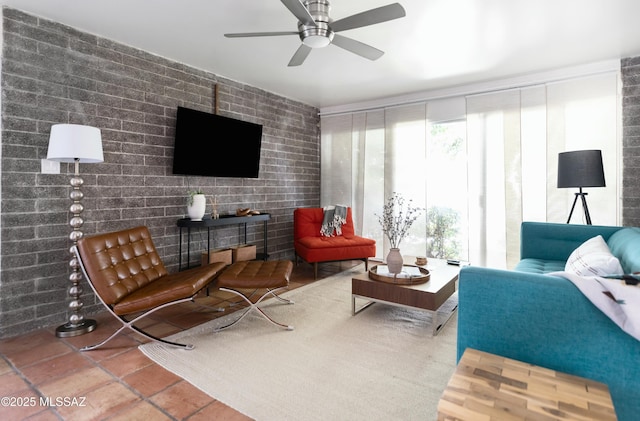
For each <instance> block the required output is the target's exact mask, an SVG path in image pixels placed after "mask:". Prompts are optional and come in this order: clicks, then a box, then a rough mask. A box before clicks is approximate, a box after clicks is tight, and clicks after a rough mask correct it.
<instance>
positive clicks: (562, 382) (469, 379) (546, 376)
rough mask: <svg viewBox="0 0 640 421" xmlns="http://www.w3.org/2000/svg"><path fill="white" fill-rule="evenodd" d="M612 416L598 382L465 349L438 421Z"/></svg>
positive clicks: (605, 389)
mask: <svg viewBox="0 0 640 421" xmlns="http://www.w3.org/2000/svg"><path fill="white" fill-rule="evenodd" d="M445 420H447V421H451V420H468V421H483V420H484V421H494V420H495V421H497V420H500V421H508V420H514V421H515V420H527V421H528V420H532V421H534V420H541V421H542V420H545V421H550V420H598V421H605V420H616V415H615V411H614V409H613V403H612V401H611V396H610V395H609V388H608V387H607V386H606V385H605V384H602V383H598V382H595V381H592V380H588V379H583V378H581V377H577V376H572V375H569V374H564V373H560V372H558V371H554V370H550V369H547V368H542V367H538V366H535V365H532V364H527V363H523V362H520V361H516V360H512V359H509V358H504V357H500V356H497V355H493V354H488V353H486V352H481V351H477V350H475V349H470V348H467V350H466V351H465V352H464V354H463V356H462V358H461V359H460V362H459V363H458V367H457V369H456V371H455V373H454V374H453V376H452V377H451V379H450V380H449V384H448V385H447V388H446V389H445V390H444V392H443V394H442V397H441V398H440V402H439V403H438V421H445Z"/></svg>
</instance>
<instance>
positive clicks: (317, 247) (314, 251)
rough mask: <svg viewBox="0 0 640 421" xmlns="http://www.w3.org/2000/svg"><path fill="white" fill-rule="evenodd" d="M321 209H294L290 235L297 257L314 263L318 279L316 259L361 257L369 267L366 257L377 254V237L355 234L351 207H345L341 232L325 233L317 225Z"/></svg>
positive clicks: (318, 260)
mask: <svg viewBox="0 0 640 421" xmlns="http://www.w3.org/2000/svg"><path fill="white" fill-rule="evenodd" d="M323 218H324V212H323V210H322V208H298V209H296V210H294V212H293V239H294V248H295V253H296V264H298V257H300V258H302V260H304V261H305V262H307V263H313V270H314V276H315V278H316V279H318V263H319V262H338V261H345V260H362V261H364V265H365V269H366V270H368V258H369V257H375V255H376V241H375V240H372V239H370V238H365V237H359V236H357V235H355V230H354V227H353V217H352V215H351V208H347V218H346V219H347V221H346V223H344V224H343V225H342V235H338V236H335V237H324V236H322V235H320V227H321V226H322V220H323Z"/></svg>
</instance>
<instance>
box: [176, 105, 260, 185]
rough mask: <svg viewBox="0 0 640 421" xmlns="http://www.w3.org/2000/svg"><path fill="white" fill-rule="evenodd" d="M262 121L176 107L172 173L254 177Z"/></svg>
mask: <svg viewBox="0 0 640 421" xmlns="http://www.w3.org/2000/svg"><path fill="white" fill-rule="evenodd" d="M261 145H262V125H260V124H255V123H249V122H247V121H242V120H237V119H234V118H229V117H224V116H221V115H217V114H211V113H207V112H203V111H197V110H192V109H190V108H184V107H178V112H177V118H176V135H175V144H174V150H173V173H174V174H181V175H203V176H209V177H241V178H258V170H259V168H260V147H261Z"/></svg>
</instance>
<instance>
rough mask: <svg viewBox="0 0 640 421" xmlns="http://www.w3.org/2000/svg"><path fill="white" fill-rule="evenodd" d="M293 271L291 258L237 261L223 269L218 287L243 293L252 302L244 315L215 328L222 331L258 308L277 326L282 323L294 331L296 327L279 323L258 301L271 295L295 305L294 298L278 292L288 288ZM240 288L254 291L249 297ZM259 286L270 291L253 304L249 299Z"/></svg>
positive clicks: (218, 280) (282, 325)
mask: <svg viewBox="0 0 640 421" xmlns="http://www.w3.org/2000/svg"><path fill="white" fill-rule="evenodd" d="M292 270H293V263H291V261H289V260H274V261H259V260H251V261H245V262H236V263H234V264H232V265H231V266H229V267H228V268H226V269H225V270H224V272H222V273H221V274H220V275H219V276H218V279H217V281H216V286H217V287H218V288H219V289H220V290H221V291H227V292H231V293H233V294H236V295H238V296H240V297H241V298H242V299H243V300H245V301H246V302H247V303H248V304H249V308H248V309H247V310H246V311H245V312H244V313H242V315H241V316H240V317H239V318H238V319H236V320H235V321H233V322H231V323H230V324H228V325H226V326H223V327H220V328H218V329H216V331H220V330H223V329H226V328H228V327H231V326H233V325H234V324H236V323H238V322H239V321H240V320H242V319H243V318H244V316H246V315H247V314H249V312H251V311H252V310H257V311H258V312H260V314H262V315H263V316H264V317H265V318H266V319H267V320H268V321H270V322H271V323H273V324H274V325H276V326H280V327H282V328H284V329H287V330H293V326H289V325H285V324H282V323H278V322H276V321H275V320H273V319H272V318H271V317H269V316H268V315H267V314H266V313H265V312H264V311H262V309H261V308H260V307H258V304H260V302H261V301H262V300H263V299H264V298H266V297H268V296H270V295H271V296H273V297H275V298H277V299H278V300H280V301H282V302H284V303H287V304H293V301H291V300H286V299H284V298H282V297H280V296H279V295H278V294H277V292H278V291H280V290H283V289H286V288H288V287H289V277H290V276H291V271H292ZM238 289H249V290H254V291H253V292H252V293H251V294H250V295H249V296H247V295H246V294H244V293H242V292H240V291H238ZM259 289H266V290H267V291H266V292H265V293H264V294H263V295H262V296H261V297H260V298H259V299H258V300H257V301H256V302H255V303H254V302H253V301H251V299H250V298H251V296H253V294H255V293H256V291H257V290H259Z"/></svg>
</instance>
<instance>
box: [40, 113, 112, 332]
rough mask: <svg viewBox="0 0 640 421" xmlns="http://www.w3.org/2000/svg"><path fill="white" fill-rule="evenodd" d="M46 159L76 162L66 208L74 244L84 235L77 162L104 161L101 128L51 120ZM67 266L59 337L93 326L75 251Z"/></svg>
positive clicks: (94, 325)
mask: <svg viewBox="0 0 640 421" xmlns="http://www.w3.org/2000/svg"><path fill="white" fill-rule="evenodd" d="M47 159H49V160H51V161H58V162H68V163H73V164H74V165H75V172H74V175H73V177H71V180H70V183H71V187H72V189H71V192H70V193H69V197H70V198H71V201H72V204H71V206H70V207H69V212H71V219H70V220H69V225H70V226H71V227H72V228H73V231H71V234H70V235H69V240H71V242H72V246H74V245H76V243H77V242H78V240H80V239H81V238H82V236H83V233H82V231H81V228H82V225H83V224H84V220H83V219H82V217H81V216H80V215H81V214H82V211H83V210H84V207H83V206H82V203H81V202H82V198H83V197H84V194H83V193H82V191H81V190H80V188H81V187H82V185H83V184H84V180H82V178H81V177H80V164H81V163H97V162H103V161H104V157H103V155H102V137H101V135H100V129H97V128H95V127H90V126H82V125H79V124H54V125H53V126H51V134H50V136H49V150H48V152H47ZM70 250H71V249H70ZM69 266H70V267H71V274H70V275H69V281H70V282H71V285H70V286H69V290H68V293H69V297H70V299H71V301H70V302H69V309H68V310H69V314H68V317H69V320H68V322H67V323H65V324H64V325H62V326H58V328H57V329H56V336H58V337H61V338H64V337H70V336H78V335H82V334H85V333H88V332H91V331H92V330H94V329H95V328H96V321H95V320H91V319H85V318H84V316H83V314H82V305H83V304H82V299H81V296H82V286H81V285H80V281H81V280H82V272H81V271H80V263H79V262H78V259H77V258H76V256H75V254H74V253H71V259H70V261H69Z"/></svg>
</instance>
